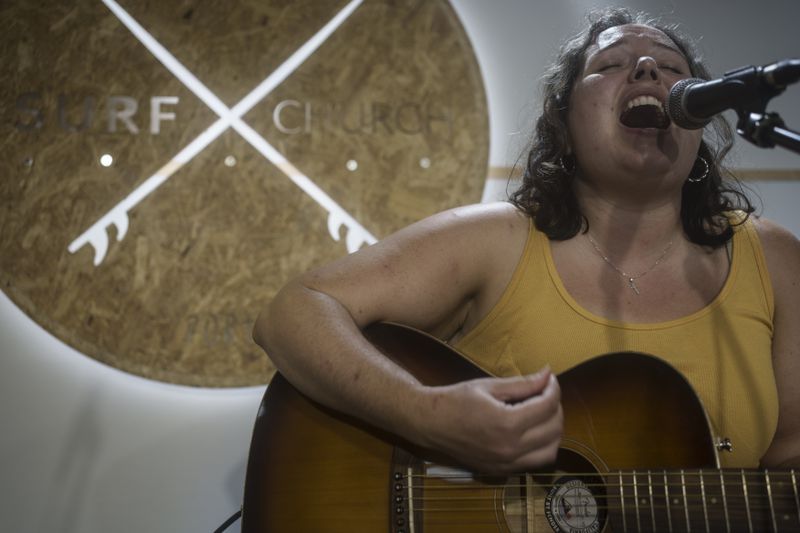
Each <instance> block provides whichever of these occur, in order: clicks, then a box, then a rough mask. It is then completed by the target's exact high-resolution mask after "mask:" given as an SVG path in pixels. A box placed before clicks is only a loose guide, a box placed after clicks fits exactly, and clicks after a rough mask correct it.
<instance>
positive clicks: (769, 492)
mask: <svg viewBox="0 0 800 533" xmlns="http://www.w3.org/2000/svg"><path fill="white" fill-rule="evenodd" d="M764 481H765V482H766V484H767V500H769V514H770V517H771V518H772V531H778V521H777V520H776V519H775V502H774V501H773V499H772V483H771V482H770V479H769V470H767V469H764Z"/></svg>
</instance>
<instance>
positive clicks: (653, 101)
mask: <svg viewBox="0 0 800 533" xmlns="http://www.w3.org/2000/svg"><path fill="white" fill-rule="evenodd" d="M640 105H654V106H656V107H658V108H659V109H660V110H661V111H662V112H663V111H664V106H663V105H662V104H661V101H660V100H659V99H658V98H656V97H655V96H637V97H636V98H634V99H633V100H631V101H629V102H628V107H627V108H626V109H625V110H626V111H627V110H628V109H631V108H634V107H636V106H640Z"/></svg>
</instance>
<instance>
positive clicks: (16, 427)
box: [0, 0, 800, 533]
mask: <svg viewBox="0 0 800 533" xmlns="http://www.w3.org/2000/svg"><path fill="white" fill-rule="evenodd" d="M600 3H602V2H600ZM453 4H454V5H455V7H456V9H457V11H458V13H459V15H460V16H461V17H462V20H463V22H464V24H465V26H466V28H467V32H468V34H469V35H470V37H471V39H472V41H473V44H474V46H475V49H476V53H477V55H478V58H479V61H480V64H481V68H482V71H483V74H484V80H485V83H486V87H487V92H488V98H489V109H490V117H491V142H492V146H491V164H492V166H508V165H511V164H513V162H514V160H515V158H516V156H517V155H518V151H519V150H520V149H521V148H522V146H524V144H525V140H526V139H527V134H528V133H529V129H528V124H529V123H530V120H531V118H532V117H533V116H534V113H535V109H536V106H537V102H536V95H537V80H538V76H539V75H540V74H541V72H542V70H543V68H544V66H545V64H546V63H547V62H548V61H549V60H550V59H551V58H552V56H553V54H554V53H555V50H556V47H557V43H558V42H560V41H561V39H563V37H565V36H566V35H567V34H569V33H571V32H572V31H573V30H574V29H575V28H577V26H578V25H579V20H580V19H581V18H582V13H583V12H584V11H585V9H586V8H587V7H589V6H590V5H594V4H598V3H597V2H585V1H579V0H549V1H534V0H497V1H489V0H453ZM623 4H627V5H630V6H634V7H637V8H642V9H646V10H649V11H651V12H653V13H659V14H663V13H664V12H665V11H669V12H671V13H674V18H675V19H677V20H680V21H683V22H684V25H685V28H686V29H687V30H688V31H689V32H690V33H691V34H693V35H701V36H703V37H702V48H703V50H704V53H705V55H706V57H707V58H708V59H709V61H710V63H711V66H712V68H713V70H714V72H716V73H717V74H719V73H721V72H723V71H724V70H727V69H730V68H734V67H737V66H740V65H745V64H751V63H752V64H760V63H766V62H769V61H772V60H776V59H780V58H784V57H792V56H795V57H796V56H800V37H798V36H797V32H796V29H795V28H794V27H793V25H794V24H795V23H796V21H797V20H800V2H795V1H793V2H786V1H785V0H762V1H760V2H752V1H747V0H728V1H726V2H724V3H722V2H718V1H716V0H705V1H703V0H693V1H688V0H673V1H672V2H671V3H667V2H664V1H663V0H662V1H659V0H646V1H644V0H643V1H638V2H634V1H632V0H628V1H627V2H623ZM722 6H724V7H722ZM799 104H800V86H795V87H794V88H790V91H789V92H788V93H787V94H786V95H784V96H782V97H781V98H780V99H778V100H776V101H775V104H774V106H773V109H774V110H777V111H780V112H781V114H782V115H783V117H784V119H785V120H786V121H787V124H788V125H790V126H794V128H795V129H800V105H799ZM737 158H738V161H737V166H740V167H743V168H772V169H800V156H796V155H793V154H791V153H789V152H787V151H785V150H781V149H776V150H756V149H751V148H749V147H745V148H743V149H741V150H740V151H738V152H737ZM799 174H800V172H799ZM798 177H799V178H800V176H798ZM756 188H757V189H758V191H759V192H760V194H761V196H762V199H763V201H764V204H765V207H764V213H765V214H766V215H767V216H770V217H772V218H774V219H776V220H778V221H779V222H781V223H782V224H784V225H785V226H787V227H789V228H790V229H792V231H794V232H795V233H796V234H800V215H798V214H797V209H796V208H795V206H796V204H797V199H798V198H800V181H796V182H759V183H757V184H756ZM490 193H491V194H495V193H494V192H491V191H490ZM262 392H263V388H261V387H259V388H252V389H237V390H209V389H195V388H188V387H178V386H171V385H165V384H162V383H157V382H152V381H148V380H144V379H140V378H137V377H133V376H130V375H127V374H124V373H122V372H119V371H117V370H114V369H111V368H108V367H106V366H103V365H101V364H99V363H97V362H95V361H94V360H92V359H90V358H87V357H85V356H83V355H81V354H80V353H77V352H76V351H75V350H73V349H71V348H70V347H68V346H66V345H64V344H63V343H61V342H60V341H58V340H57V339H55V338H54V337H52V336H51V335H50V334H48V333H47V332H46V331H45V330H43V329H42V328H40V327H39V326H38V325H36V324H35V323H33V322H32V321H31V320H30V319H28V318H27V317H26V316H25V315H24V314H23V313H22V312H21V311H20V310H19V309H17V308H16V307H15V306H14V305H13V303H11V301H10V300H9V299H8V298H7V297H6V296H5V295H4V294H2V293H0V531H3V532H18V533H28V532H30V533H33V532H36V533H50V532H63V533H108V532H114V533H128V532H130V533H134V532H137V533H138V532H148V533H154V532H164V533H181V532H187V533H188V532H201V531H213V530H214V529H215V528H216V527H217V526H218V525H219V524H220V523H221V522H222V521H223V520H224V519H225V518H226V517H227V516H228V515H229V514H231V513H232V512H233V511H235V510H236V509H237V508H238V506H239V504H240V502H241V493H242V486H243V480H244V471H245V462H246V456H247V449H248V446H249V439H250V431H251V428H252V422H253V418H254V417H255V411H256V408H257V406H258V403H259V400H260V397H261V394H262ZM238 530H239V528H238V524H236V525H235V526H233V527H232V528H231V529H230V530H229V531H238Z"/></svg>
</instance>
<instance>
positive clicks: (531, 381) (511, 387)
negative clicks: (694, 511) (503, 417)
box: [489, 367, 552, 403]
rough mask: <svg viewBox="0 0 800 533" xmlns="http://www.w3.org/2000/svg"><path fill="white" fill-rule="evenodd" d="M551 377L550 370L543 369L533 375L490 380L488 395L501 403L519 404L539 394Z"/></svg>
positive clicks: (547, 368)
mask: <svg viewBox="0 0 800 533" xmlns="http://www.w3.org/2000/svg"><path fill="white" fill-rule="evenodd" d="M551 376H552V372H551V371H550V368H549V367H545V368H543V369H542V370H540V371H539V372H537V373H535V374H528V375H525V376H514V377H509V378H496V379H492V380H491V381H490V387H489V393H490V394H491V395H492V396H494V397H495V398H497V399H498V400H500V401H502V402H509V403H514V402H521V401H523V400H527V399H528V398H531V397H533V396H536V395H537V394H540V393H541V392H542V391H543V390H544V389H545V388H546V387H547V385H548V383H549V380H550V377H551Z"/></svg>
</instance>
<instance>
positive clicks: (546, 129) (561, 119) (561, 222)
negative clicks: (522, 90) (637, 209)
mask: <svg viewBox="0 0 800 533" xmlns="http://www.w3.org/2000/svg"><path fill="white" fill-rule="evenodd" d="M588 23H589V24H588V26H587V28H586V29H584V30H583V31H582V32H580V33H579V34H577V35H576V36H574V37H572V38H571V39H569V40H568V41H567V42H566V43H565V44H564V45H563V46H562V48H561V51H560V54H559V56H558V58H557V60H556V61H555V63H554V64H553V65H552V66H551V67H550V69H549V70H548V71H547V73H546V75H545V77H544V86H543V95H542V96H543V109H542V114H541V115H540V117H539V118H538V120H537V121H536V127H535V130H534V133H533V139H532V144H531V148H530V150H529V152H528V157H527V163H526V166H525V170H524V173H523V177H522V183H521V185H520V187H519V188H518V189H517V190H516V191H515V192H514V193H512V194H511V196H510V201H511V203H512V204H514V205H516V206H517V207H518V208H519V209H521V210H522V211H524V212H525V213H527V214H528V215H529V216H530V217H532V218H533V221H534V223H535V225H536V228H537V229H538V230H539V231H542V232H544V233H545V234H546V235H547V236H548V237H549V238H550V239H553V240H566V239H570V238H572V237H574V236H575V235H577V234H578V232H580V231H581V230H583V231H588V229H589V222H588V220H587V219H586V217H585V216H584V215H583V214H582V213H581V210H580V206H579V205H578V200H577V198H576V197H575V195H574V193H573V190H572V180H573V177H574V172H572V171H573V170H574V168H571V169H568V168H565V166H564V164H563V163H564V158H566V159H567V161H569V160H570V159H572V158H569V157H568V156H567V150H568V142H569V141H568V139H569V135H568V130H567V109H568V103H569V98H570V94H571V92H572V88H573V86H574V85H575V81H576V80H577V78H578V75H579V74H580V72H581V70H582V69H583V63H584V59H585V58H584V54H585V53H586V50H587V48H589V46H591V45H592V44H593V43H594V42H595V41H596V39H597V36H598V35H599V34H600V33H601V32H603V31H605V30H606V29H608V28H612V27H615V26H621V25H623V24H643V25H647V26H650V27H653V28H656V29H658V30H660V31H662V32H663V33H664V34H666V35H667V36H668V37H669V38H670V39H672V41H673V42H674V43H675V45H676V46H677V47H678V48H679V49H680V51H681V52H682V53H683V55H684V56H685V57H686V60H687V61H688V63H689V68H690V70H691V74H692V76H693V77H696V78H704V79H709V78H710V75H709V72H708V70H707V69H706V67H705V66H704V65H703V64H702V63H701V60H700V59H699V58H698V55H697V53H696V51H695V48H694V46H693V44H692V43H691V41H690V40H689V39H688V38H687V37H685V36H684V35H682V34H681V33H680V32H679V31H678V29H677V27H676V26H674V25H669V26H668V25H664V24H661V23H660V22H659V21H658V20H656V19H653V18H652V17H649V16H648V15H646V14H644V13H636V14H631V12H630V11H628V10H627V9H624V8H607V9H603V10H601V11H594V12H592V13H590V14H589V15H588ZM706 136H709V137H710V140H709V139H706ZM732 145H733V132H732V131H731V127H730V125H728V123H727V122H726V121H725V120H724V119H723V118H722V117H720V116H719V115H717V116H716V117H715V118H714V119H713V120H712V122H711V124H710V126H708V127H707V128H706V131H705V132H704V136H703V140H702V141H701V143H700V149H699V151H698V155H700V156H702V157H703V158H704V159H705V160H706V161H707V162H708V166H709V169H708V176H707V177H706V179H703V180H702V181H700V182H697V183H693V182H689V181H686V182H685V183H684V185H683V191H682V202H681V220H682V224H683V230H684V232H685V233H686V235H687V237H688V238H689V240H691V241H692V242H694V243H696V244H700V245H703V246H710V247H719V246H722V245H724V244H725V243H727V242H728V241H729V240H730V238H731V237H732V236H733V228H732V227H731V226H732V224H740V223H742V222H744V220H746V218H747V216H749V215H750V213H752V212H753V211H754V208H753V206H752V204H751V203H750V201H749V200H748V198H747V196H745V195H744V193H743V192H742V190H741V187H740V185H739V183H738V181H737V180H736V179H735V178H734V177H733V176H732V175H730V173H729V172H728V171H727V169H726V168H725V167H724V166H723V165H722V160H723V158H724V157H725V156H726V155H727V153H728V152H729V151H730V149H731V146H732ZM573 161H574V160H573ZM567 166H573V167H574V165H567ZM695 166H699V165H697V164H696V165H695ZM704 170H705V169H704V168H700V169H696V168H693V169H692V173H695V172H696V173H698V174H702V172H703V171H704ZM723 176H725V179H723ZM735 210H741V211H744V213H745V217H741V219H740V220H738V221H733V222H732V221H730V220H729V218H728V217H727V216H726V215H725V214H726V213H727V212H731V211H735Z"/></svg>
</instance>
